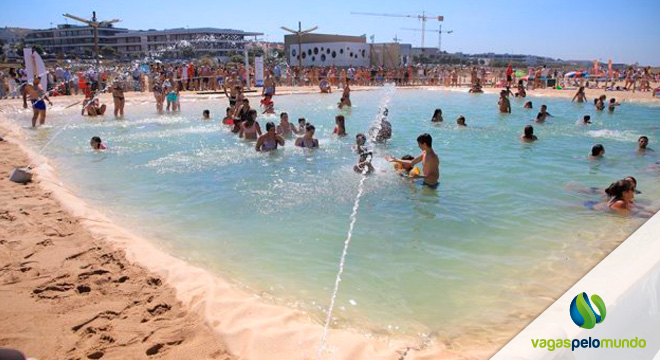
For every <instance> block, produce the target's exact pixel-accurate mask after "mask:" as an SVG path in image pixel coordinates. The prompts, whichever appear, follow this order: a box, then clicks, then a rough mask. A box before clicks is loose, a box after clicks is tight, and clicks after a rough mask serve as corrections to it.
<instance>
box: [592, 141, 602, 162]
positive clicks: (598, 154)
mask: <svg viewBox="0 0 660 360" xmlns="http://www.w3.org/2000/svg"><path fill="white" fill-rule="evenodd" d="M603 156H605V147H604V146H603V144H596V145H594V146H593V147H592V148H591V153H590V154H589V159H592V160H593V159H600V158H602V157H603Z"/></svg>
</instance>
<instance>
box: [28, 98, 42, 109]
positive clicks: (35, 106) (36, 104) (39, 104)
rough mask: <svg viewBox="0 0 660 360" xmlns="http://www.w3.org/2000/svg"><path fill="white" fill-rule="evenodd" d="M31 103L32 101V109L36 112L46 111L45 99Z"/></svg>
mask: <svg viewBox="0 0 660 360" xmlns="http://www.w3.org/2000/svg"><path fill="white" fill-rule="evenodd" d="M31 101H32V108H33V109H34V110H46V103H45V102H44V101H43V99H39V100H31Z"/></svg>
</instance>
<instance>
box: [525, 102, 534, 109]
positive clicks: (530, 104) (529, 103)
mask: <svg viewBox="0 0 660 360" xmlns="http://www.w3.org/2000/svg"><path fill="white" fill-rule="evenodd" d="M527 105H529V108H530V109H531V108H532V102H531V101H528V102H526V103H525V107H527Z"/></svg>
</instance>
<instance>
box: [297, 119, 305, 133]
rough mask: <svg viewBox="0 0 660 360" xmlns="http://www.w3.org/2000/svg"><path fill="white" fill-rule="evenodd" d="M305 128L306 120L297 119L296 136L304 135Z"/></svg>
mask: <svg viewBox="0 0 660 360" xmlns="http://www.w3.org/2000/svg"><path fill="white" fill-rule="evenodd" d="M306 128H307V120H306V119H305V118H298V132H297V134H304V133H305V131H307V130H306Z"/></svg>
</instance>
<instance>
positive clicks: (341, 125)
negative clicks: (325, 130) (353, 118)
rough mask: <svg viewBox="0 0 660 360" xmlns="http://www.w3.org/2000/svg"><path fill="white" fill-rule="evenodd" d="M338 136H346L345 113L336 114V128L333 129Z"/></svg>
mask: <svg viewBox="0 0 660 360" xmlns="http://www.w3.org/2000/svg"><path fill="white" fill-rule="evenodd" d="M333 133H334V134H337V136H346V120H345V119H344V115H337V116H335V130H334V131H333Z"/></svg>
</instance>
